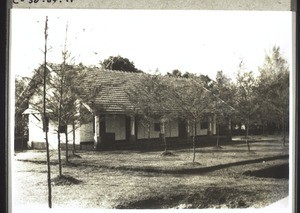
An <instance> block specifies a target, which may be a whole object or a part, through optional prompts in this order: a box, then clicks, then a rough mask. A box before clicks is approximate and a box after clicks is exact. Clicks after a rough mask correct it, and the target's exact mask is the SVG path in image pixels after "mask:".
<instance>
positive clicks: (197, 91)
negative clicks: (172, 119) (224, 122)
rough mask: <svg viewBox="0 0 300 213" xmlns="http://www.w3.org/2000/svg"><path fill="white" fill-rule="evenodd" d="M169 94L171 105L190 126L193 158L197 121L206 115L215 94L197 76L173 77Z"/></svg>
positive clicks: (194, 155) (194, 154)
mask: <svg viewBox="0 0 300 213" xmlns="http://www.w3.org/2000/svg"><path fill="white" fill-rule="evenodd" d="M171 83H172V85H173V86H172V87H170V88H171V89H170V94H171V97H172V99H171V100H172V105H173V107H174V108H175V109H177V112H178V116H179V117H181V118H183V119H185V120H186V121H187V123H188V124H189V123H190V122H192V123H191V126H192V145H193V160H192V162H193V163H195V158H196V145H195V136H196V129H197V123H199V122H200V120H201V119H203V118H204V117H206V116H207V115H208V112H209V109H210V108H211V107H212V106H213V103H214V101H215V100H216V98H215V96H214V95H213V94H212V93H211V92H210V91H209V90H207V89H206V88H205V87H204V84H203V82H202V81H200V80H199V79H198V78H189V79H187V80H186V79H179V78H174V79H173V81H172V82H171Z"/></svg>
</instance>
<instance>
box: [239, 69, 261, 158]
mask: <svg viewBox="0 0 300 213" xmlns="http://www.w3.org/2000/svg"><path fill="white" fill-rule="evenodd" d="M256 87H257V82H256V79H255V78H254V76H253V73H252V72H251V71H249V72H247V71H245V70H244V69H243V67H242V64H241V65H240V70H239V72H238V74H237V83H236V90H237V91H236V99H235V100H236V105H235V107H236V108H237V111H238V116H239V118H240V119H241V121H242V122H243V124H245V128H246V131H245V137H246V144H247V147H248V151H249V152H250V144H249V141H248V137H249V136H248V135H249V128H250V126H251V125H252V124H253V121H254V119H255V117H256V112H257V109H258V108H259V103H258V102H257V94H256Z"/></svg>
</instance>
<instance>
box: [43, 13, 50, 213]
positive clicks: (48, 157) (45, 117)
mask: <svg viewBox="0 0 300 213" xmlns="http://www.w3.org/2000/svg"><path fill="white" fill-rule="evenodd" d="M44 35H45V49H44V92H43V128H44V131H45V140H46V152H47V170H48V172H47V177H48V178H47V182H48V206H49V208H52V193H51V191H52V190H51V170H50V154H49V142H48V128H47V114H46V79H47V77H46V75H47V50H48V49H47V41H48V16H46V21H45V31H44Z"/></svg>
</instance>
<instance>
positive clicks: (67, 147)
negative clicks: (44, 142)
mask: <svg viewBox="0 0 300 213" xmlns="http://www.w3.org/2000/svg"><path fill="white" fill-rule="evenodd" d="M65 136H66V164H68V163H69V144H68V140H69V138H68V130H67V128H66V132H65Z"/></svg>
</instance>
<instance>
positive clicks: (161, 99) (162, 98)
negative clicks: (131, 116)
mask: <svg viewBox="0 0 300 213" xmlns="http://www.w3.org/2000/svg"><path fill="white" fill-rule="evenodd" d="M168 87H169V86H168V84H167V83H166V81H165V80H164V79H163V76H161V75H159V74H155V75H143V76H141V78H140V81H139V82H138V83H137V84H134V85H131V87H130V88H129V90H128V91H127V96H128V98H129V100H130V102H131V103H132V104H133V105H134V109H131V110H132V111H134V113H135V114H139V115H142V116H143V119H144V120H146V121H147V123H151V122H154V121H156V120H159V122H160V137H161V139H162V141H163V143H164V144H165V153H167V142H166V138H165V123H166V122H167V121H168V120H169V119H172V110H171V108H172V106H171V105H170V102H169V99H170V96H169V93H168V91H169V89H168Z"/></svg>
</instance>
